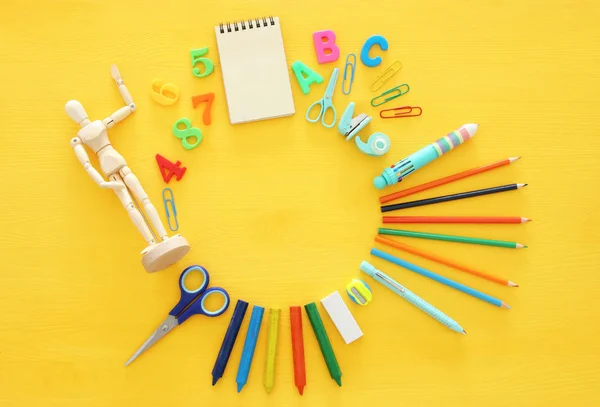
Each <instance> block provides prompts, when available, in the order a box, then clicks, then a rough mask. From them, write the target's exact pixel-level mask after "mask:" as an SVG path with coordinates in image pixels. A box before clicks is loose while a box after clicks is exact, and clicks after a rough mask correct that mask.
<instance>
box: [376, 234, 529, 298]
mask: <svg viewBox="0 0 600 407" xmlns="http://www.w3.org/2000/svg"><path fill="white" fill-rule="evenodd" d="M375 241H376V242H379V243H383V244H385V245H387V246H390V247H394V248H396V249H400V250H404V251H405V252H408V253H412V254H415V255H417V256H421V257H423V258H425V259H429V260H433V261H435V262H438V263H440V264H445V265H446V266H449V267H452V268H455V269H457V270H461V271H464V272H466V273H469V274H473V275H474V276H478V277H481V278H485V279H486V280H489V281H493V282H495V283H498V284H502V285H507V286H509V287H518V284H515V283H513V282H512V281H508V280H504V279H502V278H500V277H496V276H492V275H490V274H487V273H483V272H481V271H477V270H473V269H471V268H469V267H465V266H462V265H460V264H457V263H455V262H453V261H452V260H448V259H444V258H442V257H439V256H436V255H434V254H430V253H427V252H425V251H423V250H421V249H417V248H416V247H412V246H409V245H407V244H404V243H400V242H397V241H395V240H392V239H388V238H385V237H383V236H379V235H378V236H375Z"/></svg>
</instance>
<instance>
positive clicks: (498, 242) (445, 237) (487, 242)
mask: <svg viewBox="0 0 600 407" xmlns="http://www.w3.org/2000/svg"><path fill="white" fill-rule="evenodd" d="M379 234H380V235H391V236H404V237H416V238H419V239H431V240H443V241H446V242H457V243H469V244H480V245H483V246H496V247H505V248H508V249H523V248H525V247H527V246H525V245H522V244H521V243H516V242H505V241H503V240H491V239H480V238H478V237H464V236H452V235H441V234H438V233H425V232H411V231H410V230H398V229H385V228H379Z"/></svg>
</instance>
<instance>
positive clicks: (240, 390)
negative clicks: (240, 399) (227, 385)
mask: <svg viewBox="0 0 600 407" xmlns="http://www.w3.org/2000/svg"><path fill="white" fill-rule="evenodd" d="M243 388H244V384H243V383H238V393H241V392H242V389H243Z"/></svg>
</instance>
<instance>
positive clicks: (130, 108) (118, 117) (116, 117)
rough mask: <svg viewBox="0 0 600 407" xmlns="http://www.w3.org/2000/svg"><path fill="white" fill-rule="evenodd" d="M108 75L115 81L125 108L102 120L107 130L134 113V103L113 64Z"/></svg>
mask: <svg viewBox="0 0 600 407" xmlns="http://www.w3.org/2000/svg"><path fill="white" fill-rule="evenodd" d="M110 73H111V75H112V77H113V79H114V80H115V82H116V83H117V87H118V88H119V93H120V94H121V97H122V98H123V101H124V102H125V104H126V106H124V107H122V108H120V109H119V110H117V111H116V112H114V113H113V114H111V115H110V116H108V117H107V118H106V119H104V120H102V123H104V125H105V126H106V127H107V128H109V129H110V128H111V127H113V126H114V125H115V124H117V123H119V122H120V121H122V120H124V119H125V118H126V117H127V116H129V115H130V114H131V113H133V112H134V111H135V103H133V98H132V97H131V94H130V93H129V91H128V90H127V87H126V86H125V82H123V79H122V78H121V74H120V73H119V69H118V68H117V66H116V65H114V64H113V65H112V66H111V68H110Z"/></svg>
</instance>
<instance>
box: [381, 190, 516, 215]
mask: <svg viewBox="0 0 600 407" xmlns="http://www.w3.org/2000/svg"><path fill="white" fill-rule="evenodd" d="M526 186H527V184H509V185H502V186H499V187H492V188H485V189H478V190H475V191H468V192H461V193H458V194H452V195H443V196H436V197H435V198H427V199H420V200H418V201H409V202H402V203H398V204H393V205H384V206H382V207H381V212H390V211H395V210H398V209H406V208H414V207H415V206H424V205H432V204H437V203H442V202H449V201H456V200H458V199H466V198H474V197H476V196H482V195H489V194H497V193H499V192H506V191H513V190H515V189H521V188H523V187H526Z"/></svg>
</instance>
